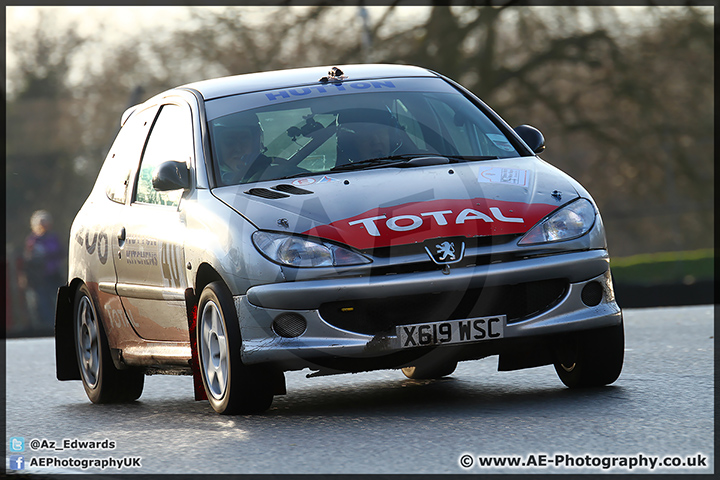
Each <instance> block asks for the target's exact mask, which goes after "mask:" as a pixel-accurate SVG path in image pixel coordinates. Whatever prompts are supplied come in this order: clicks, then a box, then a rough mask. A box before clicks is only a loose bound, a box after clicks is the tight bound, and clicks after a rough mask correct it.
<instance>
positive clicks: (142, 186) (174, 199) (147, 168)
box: [135, 105, 193, 206]
mask: <svg viewBox="0 0 720 480" xmlns="http://www.w3.org/2000/svg"><path fill="white" fill-rule="evenodd" d="M192 152H193V136H192V118H191V116H190V110H189V109H188V108H186V107H180V106H178V105H163V107H162V109H161V110H160V115H159V116H158V118H157V120H156V121H155V125H153V128H152V131H151V132H150V138H149V139H148V142H147V146H146V147H145V153H144V154H143V158H142V163H141V164H140V172H139V173H138V183H137V190H136V194H135V201H136V202H140V203H149V204H154V205H168V206H177V205H178V204H179V203H180V197H181V196H182V193H183V191H182V190H173V191H170V192H159V191H157V190H155V189H154V188H153V186H152V176H153V172H154V171H155V169H156V168H157V167H158V166H159V165H160V164H161V163H164V162H167V161H169V160H174V161H179V162H186V163H187V162H188V161H189V160H190V159H191V158H192Z"/></svg>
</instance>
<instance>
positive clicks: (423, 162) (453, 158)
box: [330, 153, 498, 172]
mask: <svg viewBox="0 0 720 480" xmlns="http://www.w3.org/2000/svg"><path fill="white" fill-rule="evenodd" d="M497 158H498V157H497V156H495V155H483V156H468V155H430V154H427V153H413V154H404V155H390V156H387V157H380V158H370V159H368V160H361V161H359V162H353V163H347V164H344V165H338V166H336V167H333V168H331V169H330V171H331V172H339V171H348V170H361V169H371V168H380V167H424V166H429V165H442V164H445V163H459V162H474V161H480V160H496V159H497Z"/></svg>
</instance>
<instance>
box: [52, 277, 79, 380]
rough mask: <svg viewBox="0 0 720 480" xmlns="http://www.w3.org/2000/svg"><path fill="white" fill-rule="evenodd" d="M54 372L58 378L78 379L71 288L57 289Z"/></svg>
mask: <svg viewBox="0 0 720 480" xmlns="http://www.w3.org/2000/svg"><path fill="white" fill-rule="evenodd" d="M55 374H56V376H57V379H58V380H80V379H81V378H80V369H79V368H78V363H77V357H76V354H75V336H74V334H73V299H72V289H71V288H70V287H69V286H67V285H65V286H63V287H60V288H59V289H58V294H57V302H56V304H55Z"/></svg>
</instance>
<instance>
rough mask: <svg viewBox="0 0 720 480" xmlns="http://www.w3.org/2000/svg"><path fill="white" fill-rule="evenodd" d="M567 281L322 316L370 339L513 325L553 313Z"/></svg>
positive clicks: (348, 308)
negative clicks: (398, 332) (495, 318)
mask: <svg viewBox="0 0 720 480" xmlns="http://www.w3.org/2000/svg"><path fill="white" fill-rule="evenodd" d="M567 289H568V282H567V280H564V279H553V280H542V281H537V282H525V283H520V284H517V285H503V286H497V287H484V288H474V289H469V290H467V291H463V292H444V293H433V294H425V295H405V296H398V297H390V298H378V299H370V300H352V301H342V302H329V303H324V304H322V305H321V306H320V315H321V316H322V318H323V319H324V320H325V321H326V322H328V323H329V324H331V325H333V326H335V327H337V328H341V329H343V330H347V331H351V332H356V333H362V334H365V335H378V334H383V335H393V334H394V333H395V327H396V326H397V325H410V324H414V323H429V322H439V321H443V320H453V319H465V318H473V317H483V316H490V315H507V320H508V323H512V322H518V321H520V320H523V319H526V318H529V317H532V316H535V315H538V314H540V313H542V312H544V311H547V310H549V309H550V308H552V307H553V306H555V305H557V304H558V302H560V300H561V299H562V298H563V297H564V296H565V293H566V292H567Z"/></svg>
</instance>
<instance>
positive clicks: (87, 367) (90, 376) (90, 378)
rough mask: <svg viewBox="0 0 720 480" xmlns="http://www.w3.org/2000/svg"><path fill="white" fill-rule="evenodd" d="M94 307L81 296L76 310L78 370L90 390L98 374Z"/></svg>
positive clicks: (97, 335)
mask: <svg viewBox="0 0 720 480" xmlns="http://www.w3.org/2000/svg"><path fill="white" fill-rule="evenodd" d="M97 322H98V319H97V315H95V307H93V304H92V302H91V301H90V299H89V298H88V297H87V295H83V296H82V298H81V299H80V303H79V305H78V309H77V319H76V327H77V341H78V355H79V356H80V367H81V368H80V369H81V371H82V376H83V379H84V380H85V383H86V384H87V386H88V387H90V388H95V386H96V385H97V383H98V376H99V373H100V329H99V327H98V323H97Z"/></svg>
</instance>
